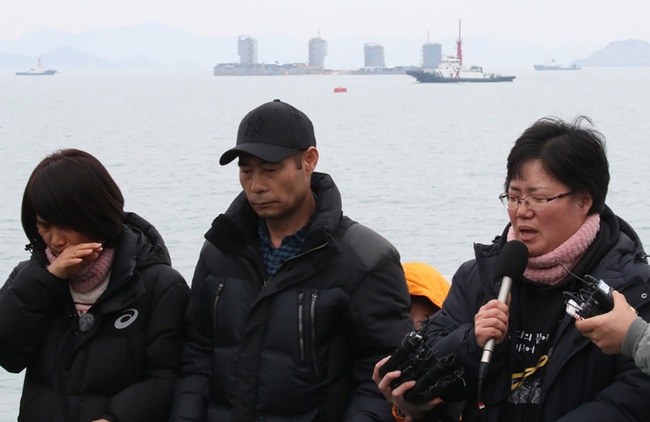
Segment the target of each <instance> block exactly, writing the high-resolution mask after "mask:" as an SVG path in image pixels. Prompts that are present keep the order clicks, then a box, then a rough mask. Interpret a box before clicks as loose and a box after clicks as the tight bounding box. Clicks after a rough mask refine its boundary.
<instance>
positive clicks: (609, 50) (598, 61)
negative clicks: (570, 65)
mask: <svg viewBox="0 0 650 422" xmlns="http://www.w3.org/2000/svg"><path fill="white" fill-rule="evenodd" d="M576 63H577V64H579V65H580V66H650V43H648V42H646V41H641V40H627V41H614V42H611V43H609V44H608V45H607V47H605V48H603V49H602V50H598V51H594V52H593V53H591V54H590V55H589V56H588V57H586V58H584V59H582V60H577V61H576Z"/></svg>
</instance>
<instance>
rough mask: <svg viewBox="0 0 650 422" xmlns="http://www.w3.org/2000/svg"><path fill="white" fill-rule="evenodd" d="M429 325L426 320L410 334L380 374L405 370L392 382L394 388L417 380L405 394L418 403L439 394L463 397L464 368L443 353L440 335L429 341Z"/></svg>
mask: <svg viewBox="0 0 650 422" xmlns="http://www.w3.org/2000/svg"><path fill="white" fill-rule="evenodd" d="M427 328H428V323H425V324H423V325H422V327H420V328H419V329H418V330H416V331H413V332H410V333H408V334H407V335H406V336H405V337H404V339H403V340H402V343H401V344H400V346H399V347H398V348H397V349H396V350H395V352H394V353H393V354H392V355H391V357H390V359H389V360H388V361H386V363H385V364H384V365H383V366H382V367H381V368H380V369H379V374H380V375H381V377H384V376H385V375H386V374H387V373H388V372H391V371H395V370H399V371H400V372H401V374H400V376H399V377H398V378H397V379H395V380H393V382H392V383H391V388H392V389H395V388H397V387H398V386H399V385H401V384H403V383H405V382H407V381H415V386H413V388H411V389H409V390H407V391H406V392H405V393H404V399H405V400H406V401H408V402H411V403H414V404H421V403H424V402H426V401H430V400H433V399H435V398H438V397H440V398H442V399H443V400H445V401H458V400H463V399H464V398H465V393H466V389H467V385H466V383H465V379H464V378H463V375H464V369H463V367H462V366H461V365H460V363H459V362H458V361H457V359H456V357H455V356H454V355H453V354H448V355H446V356H439V354H440V353H439V352H438V351H437V350H436V349H435V345H436V343H437V342H438V340H439V339H440V337H436V338H435V339H434V340H433V342H431V344H429V343H428V342H427V339H426V338H425V337H424V333H425V332H426V330H427Z"/></svg>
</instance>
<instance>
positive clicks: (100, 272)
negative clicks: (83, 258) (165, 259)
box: [45, 248, 115, 293]
mask: <svg viewBox="0 0 650 422" xmlns="http://www.w3.org/2000/svg"><path fill="white" fill-rule="evenodd" d="M45 254H46V255H47V259H48V260H49V261H50V264H51V263H52V262H53V261H54V260H55V259H56V256H54V254H53V253H52V250H51V249H50V248H47V249H45ZM114 255H115V249H112V248H109V249H104V251H103V252H102V254H101V255H99V258H97V259H96V260H95V262H93V263H92V264H90V265H88V266H87V267H84V268H82V269H81V271H79V272H78V273H77V274H75V275H73V276H70V277H68V283H69V284H70V288H72V290H74V291H75V292H77V293H88V292H90V291H92V290H93V289H94V288H95V287H97V286H99V285H100V284H101V282H102V281H103V280H104V279H105V278H106V275H107V274H108V272H109V271H110V269H111V265H113V256H114Z"/></svg>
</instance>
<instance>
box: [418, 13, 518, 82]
mask: <svg viewBox="0 0 650 422" xmlns="http://www.w3.org/2000/svg"><path fill="white" fill-rule="evenodd" d="M462 46H463V42H462V40H461V36H460V19H459V20H458V41H456V56H455V57H454V56H443V57H442V60H441V62H440V64H438V67H436V68H435V69H433V70H424V69H419V70H409V71H407V72H406V74H407V75H410V76H413V77H414V78H415V79H417V81H418V82H434V83H458V82H512V81H513V80H514V79H515V76H502V75H498V74H495V73H484V72H483V68H482V67H480V66H471V67H470V68H469V69H467V68H465V67H463V48H462Z"/></svg>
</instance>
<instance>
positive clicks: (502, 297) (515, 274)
mask: <svg viewBox="0 0 650 422" xmlns="http://www.w3.org/2000/svg"><path fill="white" fill-rule="evenodd" d="M527 264H528V248H527V247H526V245H524V244H523V243H522V242H520V241H518V240H513V241H510V242H508V243H506V244H505V246H504V247H503V250H502V251H501V254H500V255H499V262H498V271H499V272H498V273H499V275H501V276H502V277H503V278H502V280H501V288H500V289H499V296H498V298H497V300H498V301H499V302H502V303H506V302H507V300H508V294H509V293H510V288H511V287H512V280H513V279H516V278H520V277H521V276H523V274H524V271H525V270H526V265H527ZM495 344H496V339H495V338H490V339H489V340H488V341H487V343H485V347H484V348H483V355H482V356H481V367H482V368H481V371H480V372H479V376H481V375H482V372H484V371H485V366H487V364H488V363H489V362H490V359H491V358H492V352H493V351H494V346H495Z"/></svg>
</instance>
